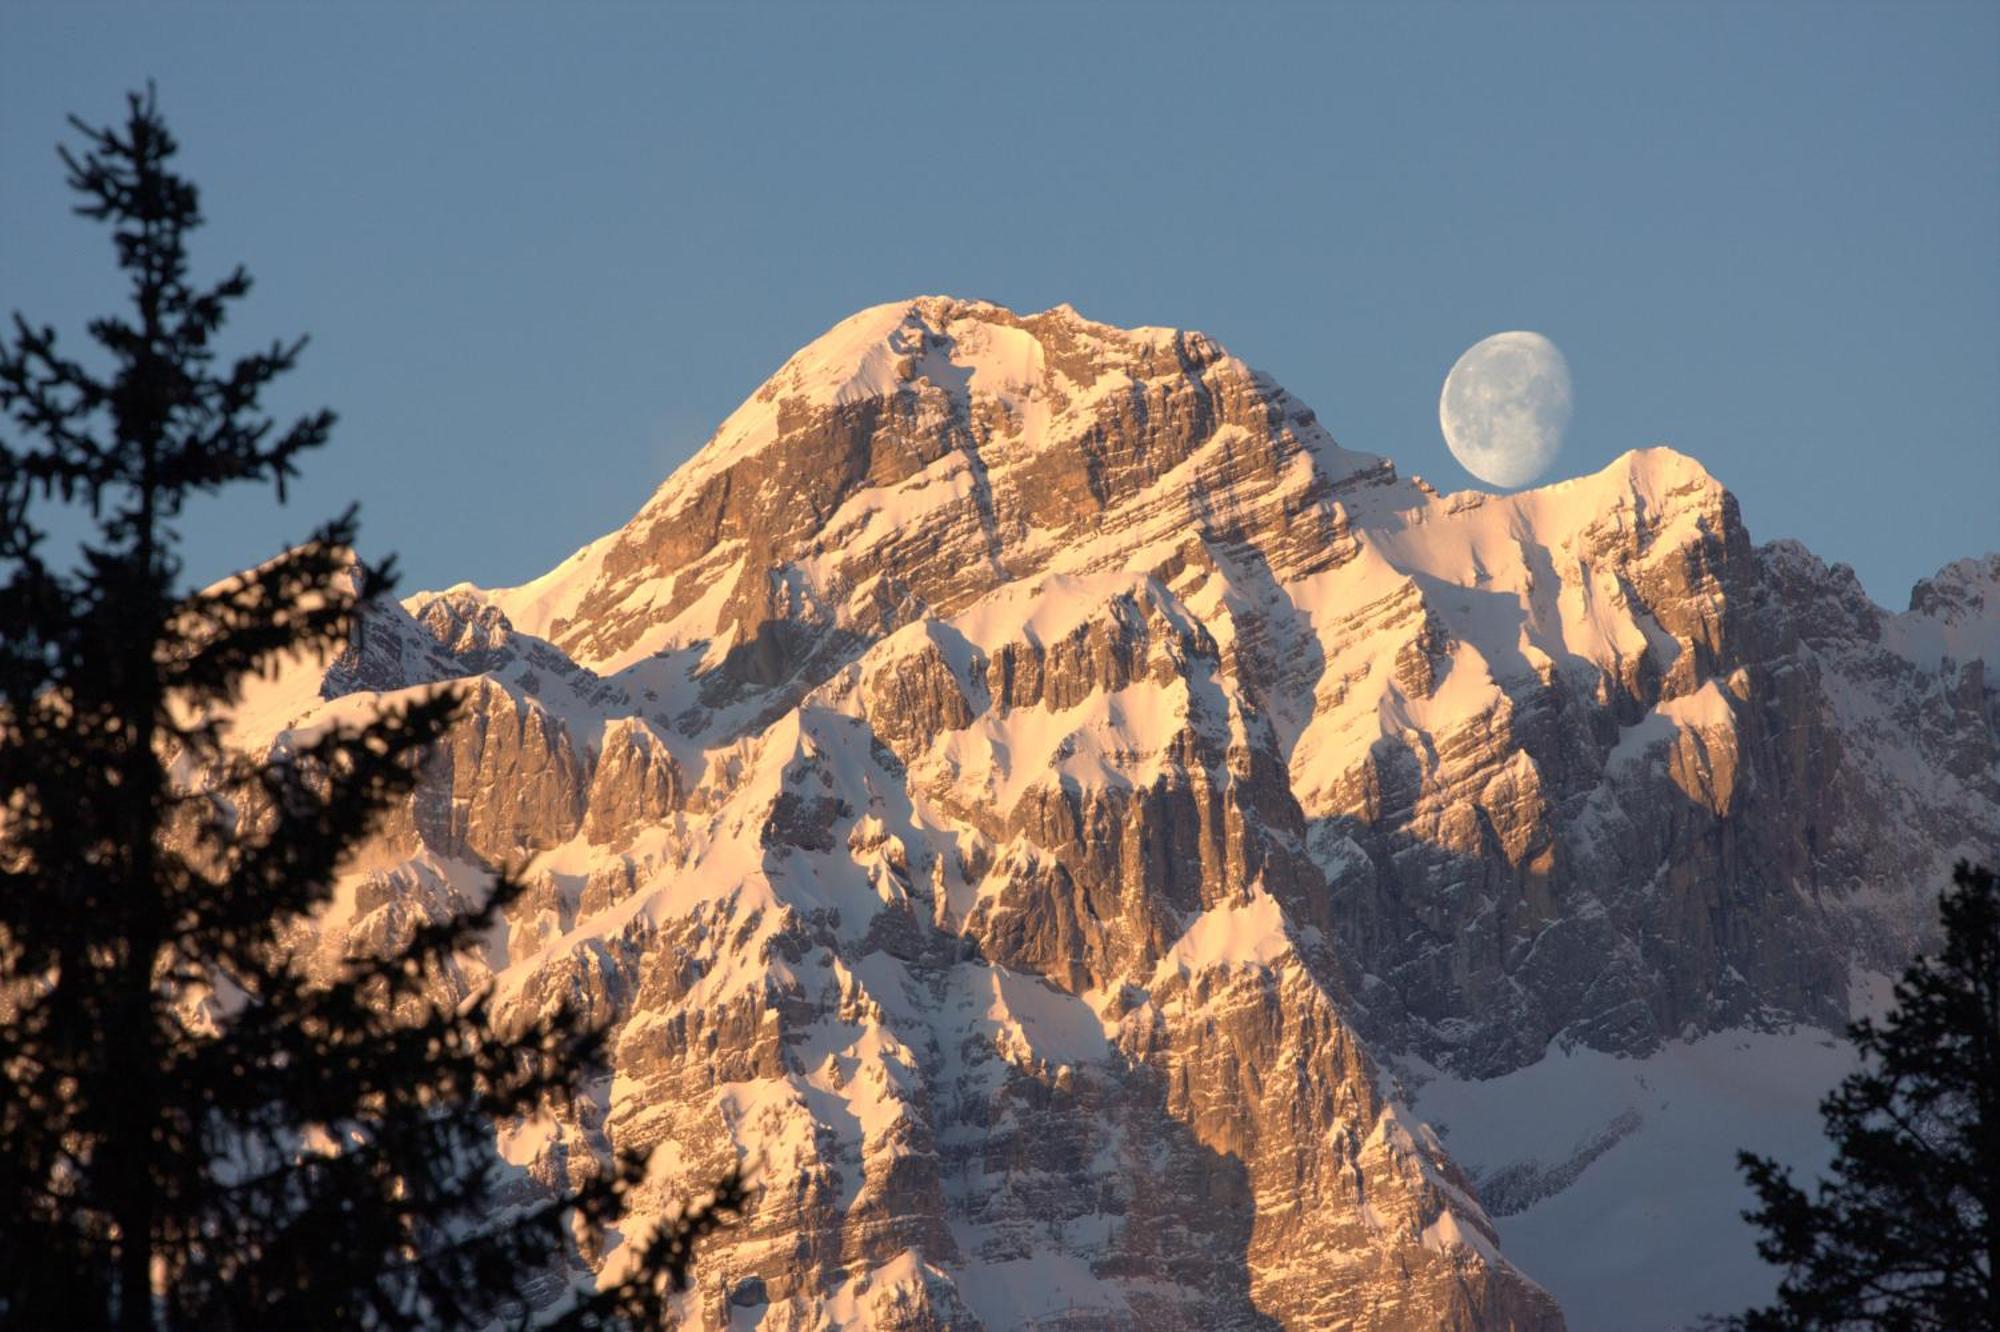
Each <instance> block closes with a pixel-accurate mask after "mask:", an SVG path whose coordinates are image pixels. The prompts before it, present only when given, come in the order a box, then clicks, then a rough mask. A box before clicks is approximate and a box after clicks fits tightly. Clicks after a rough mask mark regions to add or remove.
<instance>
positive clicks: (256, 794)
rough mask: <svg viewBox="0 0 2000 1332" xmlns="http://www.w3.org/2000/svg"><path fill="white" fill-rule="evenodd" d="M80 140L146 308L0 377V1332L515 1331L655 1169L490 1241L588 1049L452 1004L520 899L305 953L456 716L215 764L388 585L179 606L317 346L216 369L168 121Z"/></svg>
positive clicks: (603, 1319)
mask: <svg viewBox="0 0 2000 1332" xmlns="http://www.w3.org/2000/svg"><path fill="white" fill-rule="evenodd" d="M74 123H75V124H76V127H77V129H78V131H79V132H81V133H82V134H83V136H84V142H83V144H82V146H81V148H80V150H79V151H78V152H77V153H71V152H69V151H67V150H65V151H64V152H63V154H62V158H63V161H64V163H65V164H66V165H67V167H68V172H69V182H70V184H71V185H72V186H73V187H74V188H75V189H76V190H77V191H78V192H79V193H80V194H81V196H82V202H81V204H80V205H79V206H78V209H77V211H78V212H79V213H81V214H82V215H84V216H86V217H89V218H93V219H97V220H99V221H102V222H106V223H108V224H110V226H111V227H112V230H113V236H114V239H115V241H116V246H117V254H118V263H119V266H120V268H121V269H122V270H123V272H124V273H125V275H126V277H127V278H128V279H129V282H130V292H131V308H130V309H129V310H128V311H126V312H125V313H124V314H122V315H114V316H109V317H106V318H102V319H99V320H97V321H95V322H94V323H92V324H91V325H90V334H91V336H92V338H93V339H94V340H95V342H96V343H97V344H98V347H99V348H100V349H101V352H102V354H103V355H102V359H103V360H104V361H105V362H106V363H107V365H108V373H105V374H102V375H100V374H98V373H96V372H94V371H93V370H91V369H89V368H87V367H86V366H85V364H84V363H82V362H80V361H78V360H74V359H70V358H69V357H68V356H66V355H65V354H64V353H63V352H62V351H59V350H58V348H57V344H56V338H55V335H54V333H53V332H52V331H50V330H48V329H43V328H35V327H32V326H30V325H29V324H27V323H26V322H24V321H22V320H21V319H20V317H19V316H18V315H17V316H16V317H15V321H14V322H15V328H14V331H13V335H12V337H11V339H9V340H8V342H7V343H6V345H5V346H4V347H0V408H4V410H5V413H6V415H7V416H8V418H10V419H11V421H12V423H13V426H14V434H15V437H14V438H13V439H4V438H0V575H4V585H0V1018H4V1021H0V1071H4V1078H0V1324H4V1325H6V1326H8V1327H20V1328H62V1329H85V1328H96V1327H118V1328H123V1329H141V1328H144V1329H154V1328H202V1329H211V1328H220V1329H230V1328H239V1329H251V1328H256V1329H267V1328H312V1327H339V1328H365V1327H411V1326H423V1327H450V1326H468V1325H472V1326H477V1325H484V1324H486V1323H489V1322H492V1321H494V1320H496V1319H501V1320H503V1321H516V1320H520V1319H523V1318H524V1317H525V1305H523V1304H522V1303H521V1297H522V1296H523V1295H524V1293H526V1292H527V1290H528V1289H529V1288H530V1287H531V1286H532V1284H533V1283H534V1282H536V1281H538V1280H542V1281H545V1280H546V1279H547V1273H548V1272H549V1270H550V1266H551V1264H552V1263H556V1262H558V1261H560V1259H561V1258H562V1256H563V1255H564V1254H565V1253H566V1252H567V1251H568V1250H569V1249H570V1246H572V1245H573V1243H574V1242H575V1240H574V1238H573V1236H574V1235H575V1234H577V1233H583V1234H589V1235H601V1234H602V1232H603V1230H604V1228H605V1227H606V1226H607V1225H608V1224H610V1223H611V1222H613V1221H614V1220H615V1219H616V1218H617V1216H618V1215H619V1213H620V1210H621V1208H622V1205H623V1199H624V1198H625V1196H626V1194H627V1192H628V1190H629V1189H631V1188H632V1187H633V1186H634V1184H635V1183H636V1182H637V1181H638V1180H639V1178H640V1176H641V1174H642V1173H643V1169H644V1162H643V1161H642V1160H640V1159H637V1158H631V1157H627V1158H621V1159H620V1160H618V1161H617V1162H615V1163H614V1164H613V1166H612V1167H611V1168H610V1169H608V1170H607V1171H605V1172H604V1173H603V1175H602V1177H601V1178H599V1179H598V1180H597V1181H596V1182H594V1183H592V1184H590V1185H588V1186H586V1187H583V1188H581V1189H580V1190H578V1191H576V1192H574V1193H573V1194H571V1195H569V1196H565V1197H559V1198H555V1199H553V1200H550V1201H548V1202H546V1203H545V1204H536V1205H531V1206H524V1207H518V1208H513V1209H505V1210H503V1209H497V1208H496V1207H495V1204H494V1191H495V1188H496V1184H497V1182H498V1181H497V1175H496V1171H495V1166H496V1164H497V1163H496V1161H495V1159H494V1157H493V1153H492V1124H491V1120H492V1118H493V1117H495V1116H504V1115H508V1114H512V1113H516V1112H522V1111H526V1110H531V1109H532V1108H533V1107H535V1106H536V1105H537V1104H538V1103H540V1102H541V1101H542V1100H543V1099H544V1098H545V1097H549V1096H557V1097H560V1096H563V1095H565V1094H567V1092H568V1091H569V1090H570V1089H572V1088H573V1086H574V1084H575V1082H576V1080H577V1079H578V1078H579V1077H580V1076H582V1075H583V1074H584V1073H585V1072H586V1071H587V1070H588V1069H589V1067H590V1066H591V1063H592V1061H593V1059H594V1058H595V1057H596V1055H597V1054H598V1036H597V1034H596V1033H594V1032H591V1031H587V1030H584V1029H583V1027H582V1026H581V1025H580V1024H579V1022H577V1021H576V1020H575V1019H574V1018H572V1017H571V1016H569V1015H568V1014H564V1015H561V1016H559V1017H558V1018H557V1019H556V1020H554V1021H550V1022H547V1023H545V1024H543V1025H540V1026H537V1027H533V1028H531V1029H529V1030H527V1031H525V1032H520V1033H511V1034H510V1036H509V1037H508V1038H507V1039H501V1038H499V1037H497V1036H494V1035H491V1034H490V1033H489V1030H488V1027H487V1014H486V1010H485V1005H484V1000H483V998H476V999H474V1000H473V1001H470V1002H467V1003H464V1004H453V1003H451V1002H450V1001H449V1000H448V999H446V998H441V997H440V996H442V995H446V994H448V993H449V992H448V990H447V989H446V988H445V987H444V986H442V985H440V984H438V983H437V982H438V980H439V978H440V977H441V975H442V974H443V972H444V970H445V969H447V968H449V967H450V966H451V965H452V959H453V958H454V956H455V955H456V954H458V953H460V952H461V951H463V950H465V949H466V948H468V947H469V946H470V945H471V944H472V942H473V941H474V940H475V939H476V937H477V936H478V935H479V934H480V933H481V931H483V930H485V929H486V928H487V927H488V926H489V925H490V924H492V923H493V921H494V920H495V918H496V913H498V912H499V911H500V910H501V909H502V908H503V907H504V906H505V905H506V903H507V902H509V901H510V900H512V899H513V898H514V896H515V895H516V894H517V893H518V891H519V887H518V885H517V884H515V883H512V882H509V881H506V880H505V879H504V877H503V879H502V881H501V882H499V883H497V884H496V885H495V888H494V891H493V893H492V895H491V896H490V897H488V898H487V899H486V901H485V902H484V904H483V905H482V906H481V907H480V908H479V909H478V910H476V911H472V912H470V913H468V914H464V915H461V916H459V917H457V918H455V919H449V920H445V921H443V922H441V923H429V924H422V925H419V926H418V927H417V928H416V929H415V931H414V934H413V935H412V936H411V937H410V938H409V941H408V943H407V945H406V946H404V947H402V948H401V949H400V950H399V951H396V952H395V953H394V955H393V956H383V957H356V958H352V959H350V960H349V961H348V962H347V964H346V965H345V967H344V969H343V970H342V972H341V974H340V975H338V976H337V977H335V978H333V979H331V980H327V979H321V980H318V981H315V980H314V979H312V978H309V977H308V976H307V975H306V974H305V971H304V969H303V966H302V965H301V964H300V963H298V962H297V961H296V960H295V959H294V957H293V955H292V953H291V952H290V951H289V949H288V947H287V946H286V939H287V937H288V932H295V931H297V930H299V928H300V927H301V926H302V925H304V924H306V923H307V922H308V921H309V919H310V917H311V915H312V914H313V913H314V912H315V910H317V909H319V908H321V907H323V906H324V905H325V904H326V903H327V902H328V901H329V900H330V898H331V894H332V887H331V884H332V880H333V878H334V876H335V874H336V872H337V870H338V868H339V866H340V865H341V862H342V859H343V856H344V855H345V853H346V852H347V851H348V850H349V849H350V848H351V847H353V846H354V844H355V843H356V842H357V840H358V839H360V838H361V837H363V836H364V835H365V834H366V833H367V832H368V830H369V828H370V826H371V822H372V821H373V820H374V818H375V817H376V816H377V814H378V813H380V812H381V811H382V810H383V809H384V808H385V806H387V805H388V804H389V803H390V802H392V801H395V800H397V799H398V798H399V797H402V796H404V795H406V794H407V793H408V792H409V791H410V790H411V789H412V787H413V785H414V783H415V781H416V777H417V771H416V770H417V766H418V762H417V761H418V759H419V756H420V755H421V753H422V752H423V751H424V749H425V747H426V746H428V745H430V744H431V743H432V742H433V741H435V740H436V739H437V738H438V737H439V735H440V734H441V733H442V732H443V730H444V728H445V727H446V725H447V724H448V723H449V721H450V719H451V716H452V713H453V709H454V706H455V701H454V699H452V698H451V697H449V696H447V695H445V694H438V695H435V696H433V697H430V698H428V699H426V700H424V701H420V702H414V703H409V704H406V705H404V706H401V707H398V708H395V709H390V710H386V711H384V712H383V713H382V714H381V715H379V716H377V717H376V718H375V719H374V720H373V721H371V722H369V723H367V724H365V725H361V724H357V725H355V726H352V727H345V728H335V729H329V730H327V731H325V732H324V733H323V734H321V735H319V736H318V737H317V738H313V739H310V740H306V741H303V742H301V743H299V744H297V745H296V747H295V749H294V750H293V751H292V752H290V753H288V754H285V755H283V756H280V757H274V758H271V759H265V758H263V757H258V756H245V755H242V754H238V753H234V752H232V751H231V750H230V749H229V748H228V747H227V746H226V745H225V743H224V736H223V733H222V730H221V727H220V724H219V722H218V720H217V719H218V718H219V717H222V716H224V715H226V713H227V711H228V708H229V707H230V705H231V704H232V703H233V702H234V701H235V700H237V698H238V697H239V690H240V687H241V686H242V684H243V682H244V681H245V680H246V678H248V677H250V676H251V675H252V674H254V673H256V672H259V671H264V670H268V669H271V668H273V667H274V665H275V664H276V663H277V662H278V661H279V660H281V659H282V658H283V657H285V656H286V655H287V654H297V653H302V652H305V653H311V652H318V653H321V654H322V655H324V654H325V653H328V652H332V651H338V650H340V649H342V648H344V647H345V646H347V644H348V642H349V638H350V635H351V634H353V633H354V632H356V628H357V625H358V624H359V623H360V620H359V616H360V613H361V611H362V610H363V608H364V607H365V606H366V604H367V603H368V602H369V601H370V600H371V599H373V598H377V597H380V596H382V595H383V594H384V593H385V592H386V591H387V589H388V587H389V585H390V579H389V576H388V574H387V572H386V570H372V571H371V570H368V569H366V568H363V567H361V566H359V565H358V564H357V563H356V562H355V561H354V560H353V557H352V555H351V554H350V547H351V545H352V541H353V537H354V517H353V513H352V511H351V510H350V511H349V513H348V515H347V516H345V517H343V518H341V519H339V520H337V521H335V522H332V523H329V524H327V525H326V526H324V527H322V528H321V529H320V530H319V531H318V532H317V533H315V534H314V535H313V537H312V539H311V540H309V541H307V542H306V543H305V544H303V545H301V546H299V547H298V548H297V549H295V550H292V551H290V552H289V553H287V554H285V555H282V556H280V557H279V558H277V559H275V560H273V561H271V562H270V563H268V564H266V565H264V566H263V567H261V568H258V569H256V570H254V571H253V572H250V573H247V574H244V575H241V576H238V577H236V578H233V579H231V580H228V581H227V582H225V583H223V584H221V585H219V586H217V587H215V588H212V589H210V590H208V591H205V592H200V593H193V594H190V593H187V592H186V591H184V590H183V589H182V588H181V586H180V582H179V575H180V572H181V566H180V562H179V560H178V559H177V557H176V555H175V545H176V534H175V529H174V523H175V521H176V518H177V516H178V515H179V514H180V513H181V511H182V507H183V505H184V503H185V502H186V501H187V500H188V499H189V498H190V497H192V496H196V495H201V494H207V493H211V492H214V491H217V490H219V489H221V488H223V487H225V486H230V485H233V484H235V483H238V482H259V481H261V482H265V483H273V484H275V486H276V488H277V493H278V498H279V499H280V501H282V500H283V498H284V488H285V482H286V480H287V478H289V477H291V476H293V475H295V468H296V465H297V462H298V460H299V458H300V455H302V454H303V453H305V452H306V451H307V450H310V449H313V448H316V447H318V446H320V445H321V444H323V443H325V442H326V440H327V437H328V434H329V431H330V429H331V427H332V425H333V416H332V415H331V414H330V413H327V412H320V413H318V414H316V415H312V416H308V417H305V418H303V419H301V420H298V421H296V422H295V423H293V424H292V425H291V426H290V427H289V428H286V429H283V430H278V429H276V428H275V424H274V422H273V421H272V420H271V419H270V418H269V417H267V416H265V415H263V414H262V412H261V410H260V407H259V395H260V393H261V391H262V390H263V389H264V388H265V387H266V386H267V385H268V384H269V383H270V382H271V381H272V380H273V379H274V378H276V377H277V376H279V375H281V374H283V373H284V372H286V371H287V370H289V369H291V368H292V366H293V364H294V362H295V361H296V360H297V358H298V355H299V351H300V348H301V346H302V345H303V342H302V341H301V342H296V343H291V344H289V345H283V344H281V345H275V346H273V347H271V348H270V349H269V350H267V351H263V352H260V353H257V354H254V355H249V356H245V357H243V358H241V359H238V360H235V361H233V362H231V363H229V364H228V365H227V367H226V368H224V367H222V366H221V365H219V364H218V362H217V361H216V359H215V358H216V351H215V348H214V341H215V337H216V334H217V331H218V330H219V328H220V327H221V325H222V323H223V319H224V316H225V313H226V312H227V310H228V309H229V307H230V306H231V304H232V303H233V302H235V301H236V300H238V299H240V298H241V297H242V296H243V295H244V293H245V292H247V291H248V290H249V287H250V281H249V278H248V277H247V276H246V275H245V274H244V273H243V271H242V270H241V269H238V270H237V271H236V272H234V273H232V274H231V275H229V276H228V277H226V278H224V279H223V280H222V281H221V282H219V283H216V284H215V285H213V286H208V287H202V286H197V285H195V284H193V282H192V281H191V279H190V277H189V274H188V256H187V250H186V238H187V235H188V233H189V232H190V231H191V230H192V229H194V228H195V227H196V226H198V225H199V223H200V220H201V216H200V211H199V208H198V204H197V197H196V191H195V188H194V186H193V185H192V184H191V183H189V182H188V181H187V180H185V179H183V178H182V177H180V176H179V175H176V174H175V173H174V172H173V171H172V170H171V169H170V168H169V160H170V159H171V158H172V156H173V154H174V151H175V145H174V141H173V139H172V137H171V136H170V135H169V134H168V132H167V129H166V126H165V124H164V122H163V121H162V119H161V117H160V116H159V114H158V112H157V111H156V109H155V105H154V101H153V97H152V95H151V93H150V92H149V93H148V94H147V95H146V96H144V97H138V96H134V97H133V98H132V99H131V107H130V114H129V116H128V117H127V119H126V122H125V124H124V126H123V127H122V129H119V128H108V129H92V128H90V127H89V126H87V125H85V124H84V123H83V122H81V121H76V122H74ZM58 502H60V503H63V504H76V505H85V506H87V507H88V512H89V514H90V515H91V517H92V522H93V528H92V533H93V534H92V537H91V539H90V540H89V541H88V542H87V543H86V544H85V545H84V547H83V548H82V550H81V553H80V556H79V557H78V558H76V559H73V560H61V559H52V558H51V557H49V556H48V555H47V554H46V553H45V551H44V547H45V545H46V544H47V542H46V537H45V534H44V533H43V532H42V531H40V530H38V529H37V527H36V526H35V525H34V519H35V515H36V514H37V513H38V512H40V509H39V508H38V506H46V505H50V504H55V503H58ZM741 1202H742V1191H741V1188H740V1186H739V1184H738V1183H737V1181H736V1180H735V1179H734V1178H733V1177H732V1178H730V1179H728V1180H725V1181H723V1182H722V1184H721V1186H720V1187H719V1188H718V1189H717V1191H716V1193H715V1195H714V1197H713V1198H712V1199H711V1200H710V1201H709V1203H708V1204H707V1205H705V1206H704V1207H702V1208H698V1209H696V1210H694V1211H692V1212H690V1213H689V1214H688V1215H687V1216H686V1217H685V1218H684V1219H683V1220H682V1222H681V1223H680V1224H678V1225H669V1226H666V1227H663V1228H662V1229H661V1230H660V1231H659V1232H658V1233H657V1234H656V1235H655V1236H654V1237H653V1238H652V1240H651V1242H650V1244H646V1245H644V1246H642V1247H643V1249H644V1252H643V1254H642V1256H641V1257H640V1258H639V1260H638V1261H636V1262H635V1263H634V1265H633V1268H632V1275H631V1277H630V1279H629V1280H627V1281H625V1282H624V1283H623V1284H622V1285H618V1286H616V1287H615V1288H607V1289H604V1290H602V1291H600V1292H597V1293H596V1294H595V1295H593V1296H592V1297H590V1298H588V1299H580V1300H575V1301H571V1303H570V1304H569V1305H568V1307H567V1318H566V1322H567V1323H568V1325H572V1326H600V1325H604V1324H605V1323H608V1322H617V1321H620V1320H625V1319H630V1320H633V1321H639V1322H651V1321H655V1320H657V1318H658V1317H659V1316H660V1312H661V1308H662V1304H663V1301H664V1300H665V1299H666V1298H667V1292H668V1291H669V1289H670V1288H671V1287H673V1286H675V1285H676V1284H677V1283H679V1282H680V1281H681V1280H682V1278H683V1276H684V1273H685V1272H686V1270H687V1267H688V1263H689V1258H690V1246H691V1245H692V1243H693V1242H694V1240H695V1239H696V1238H698V1237H699V1236H700V1235H702V1234H704V1233H706V1232H707V1231H709V1230H712V1229H713V1228H714V1227H715V1226H716V1225H717V1224H719V1223H720V1222H721V1221H722V1219H723V1218H724V1217H725V1216H727V1215H729V1214H731V1213H732V1212H733V1211H734V1210H736V1209H737V1208H738V1207H739V1206H740V1204H741ZM496 1212H499V1213H500V1214H498V1215H496V1214H495V1213H496ZM635 1243H636V1241H635Z"/></svg>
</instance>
